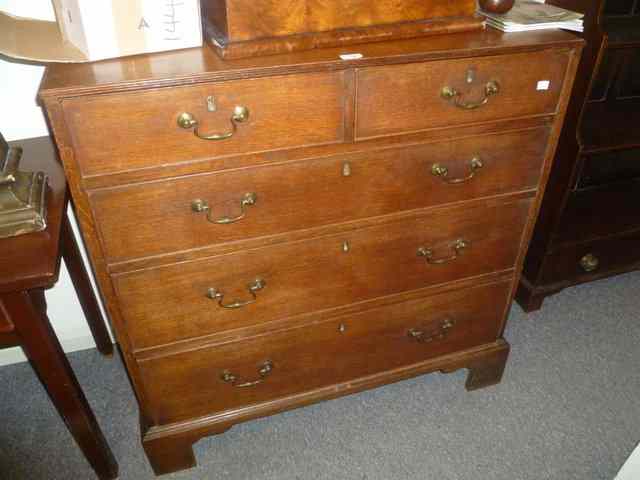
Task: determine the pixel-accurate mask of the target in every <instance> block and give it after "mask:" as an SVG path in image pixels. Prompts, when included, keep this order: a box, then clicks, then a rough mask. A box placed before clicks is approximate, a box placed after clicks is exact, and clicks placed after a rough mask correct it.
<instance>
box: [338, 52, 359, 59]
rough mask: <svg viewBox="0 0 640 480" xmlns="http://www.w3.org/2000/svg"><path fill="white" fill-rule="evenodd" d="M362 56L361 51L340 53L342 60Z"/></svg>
mask: <svg viewBox="0 0 640 480" xmlns="http://www.w3.org/2000/svg"><path fill="white" fill-rule="evenodd" d="M362 57H363V55H362V54H361V53H343V54H342V55H340V59H341V60H360V59H361V58H362Z"/></svg>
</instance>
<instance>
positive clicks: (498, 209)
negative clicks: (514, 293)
mask: <svg viewBox="0 0 640 480" xmlns="http://www.w3.org/2000/svg"><path fill="white" fill-rule="evenodd" d="M530 203H531V202H530V200H529V199H523V200H519V201H516V202H513V203H509V204H505V205H499V206H495V205H494V206H492V207H489V206H488V205H476V206H475V208H473V207H468V206H462V207H458V208H451V209H442V210H438V211H434V212H430V213H428V214H426V215H423V216H420V217H417V218H415V219H412V220H404V221H396V222H393V223H388V224H383V225H380V226H376V227H370V228H363V229H358V230H354V231H350V232H345V233H343V234H338V235H330V236H325V237H320V238H311V239H308V240H305V241H300V242H295V243H284V244H279V245H275V246H269V247H264V248H257V249H253V250H248V251H240V252H237V253H233V254H228V255H221V256H218V257H213V258H209V259H203V260H198V261H194V262H186V263H178V264H174V265H168V266H165V267H159V268H152V269H148V270H142V271H134V272H130V273H126V274H120V275H114V276H112V278H113V282H114V285H115V288H116V291H117V295H118V298H119V302H120V307H121V311H122V313H123V315H124V319H125V322H126V323H127V329H128V332H129V334H130V336H131V339H132V342H133V344H134V348H138V349H140V348H146V347H152V346H158V345H163V344H168V343H171V342H175V341H178V340H184V339H188V338H195V337H199V336H204V335H207V334H211V333H215V332H221V331H226V330H233V329H237V328H241V327H247V326H251V325H257V324H261V323H265V322H269V321H273V320H277V319H283V318H286V317H289V316H294V315H300V314H304V313H308V312H313V311H319V310H324V309H329V308H334V307H338V306H343V305H348V304H351V303H354V302H359V301H363V300H368V299H373V298H376V297H380V296H384V295H391V294H396V293H402V292H405V291H409V290H415V289H419V288H424V287H427V286H431V285H436V284H441V283H446V282H450V281H453V280H459V279H463V278H467V277H473V276H476V275H480V274H485V273H490V272H494V271H502V270H507V269H509V268H512V267H513V264H514V262H515V259H516V255H517V252H518V247H519V242H520V238H521V235H522V231H523V228H524V224H525V221H526V218H527V215H528V213H529V206H530ZM459 239H464V240H465V241H467V242H468V243H469V244H470V246H469V247H468V248H466V249H465V250H464V251H462V252H461V253H460V256H459V257H458V258H457V259H456V260H452V261H449V262H447V263H443V264H440V265H432V264H428V263H427V261H426V259H425V257H423V256H420V255H418V249H419V248H420V247H427V248H431V249H432V250H433V255H434V259H442V258H446V257H450V256H452V255H453V254H454V250H453V247H454V245H455V243H456V241H457V240H459ZM345 245H346V246H347V248H346V249H347V250H348V251H345ZM258 278H259V279H262V280H263V281H264V282H265V286H264V288H263V289H262V290H260V291H258V292H256V295H257V300H256V302H255V303H253V304H250V305H247V306H245V307H242V308H237V309H227V308H221V307H220V306H219V305H218V303H217V301H215V300H211V299H210V298H208V297H207V292H208V290H209V289H210V288H215V289H216V290H217V291H219V292H222V293H224V298H223V301H224V303H231V302H233V301H235V300H239V301H246V300H250V299H251V294H250V292H249V291H248V285H250V284H252V283H253V282H254V281H255V280H256V279H258Z"/></svg>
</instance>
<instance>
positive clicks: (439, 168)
mask: <svg viewBox="0 0 640 480" xmlns="http://www.w3.org/2000/svg"><path fill="white" fill-rule="evenodd" d="M482 167H484V164H483V163H482V160H480V157H473V158H472V159H471V161H470V162H469V169H470V172H469V174H468V175H467V176H465V177H461V178H449V177H448V175H449V169H448V168H447V167H445V166H444V165H442V164H440V163H434V164H433V165H432V166H431V174H432V175H433V176H435V177H440V179H441V180H442V181H443V182H445V183H449V184H457V183H464V182H468V181H469V180H471V179H472V178H473V177H475V176H476V172H477V171H478V170H480V169H481V168H482Z"/></svg>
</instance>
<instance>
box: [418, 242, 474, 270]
mask: <svg viewBox="0 0 640 480" xmlns="http://www.w3.org/2000/svg"><path fill="white" fill-rule="evenodd" d="M470 246H471V243H470V242H469V241H467V240H464V239H462V238H460V239H458V240H456V241H455V242H454V244H453V245H452V247H451V248H452V249H453V255H451V256H449V257H444V258H434V253H433V249H432V248H428V247H420V248H419V249H418V256H419V257H424V258H425V260H426V261H427V263H430V264H431V265H440V264H443V263H449V262H452V261H453V260H456V259H457V258H458V257H459V256H460V255H461V254H462V252H463V251H464V250H465V249H466V248H469V247H470Z"/></svg>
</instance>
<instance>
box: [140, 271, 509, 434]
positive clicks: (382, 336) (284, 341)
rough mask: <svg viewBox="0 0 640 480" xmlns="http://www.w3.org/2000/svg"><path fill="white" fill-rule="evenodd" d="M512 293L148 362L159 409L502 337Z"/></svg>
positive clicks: (303, 384)
mask: <svg viewBox="0 0 640 480" xmlns="http://www.w3.org/2000/svg"><path fill="white" fill-rule="evenodd" d="M508 293H509V283H500V284H494V285H490V286H484V287H477V288H472V289H465V290H464V291H457V292H454V293H448V294H442V295H437V296H433V297H429V298H426V299H421V300H417V301H411V302H406V303H400V304H396V305H391V306H386V307H383V308H378V309H374V310H368V311H364V312H360V313H357V314H353V315H350V316H347V317H342V318H337V319H333V320H329V321H325V322H322V323H319V324H314V325H311V326H306V327H301V328H296V329H292V330H284V331H279V332H275V333H271V334H269V335H263V336H259V337H253V338H250V339H245V340H241V341H237V342H231V343H226V344H222V345H218V346H213V347H207V348H202V349H199V350H195V351H189V352H185V353H179V354H174V355H169V356H166V357H160V358H154V359H150V360H145V361H140V362H139V365H140V369H141V372H142V377H143V382H144V384H145V389H146V394H147V396H148V397H147V398H148V399H149V400H150V401H149V403H148V404H149V405H151V406H152V407H151V408H152V410H151V414H152V415H153V416H155V418H154V420H155V421H157V422H158V423H159V424H164V423H170V422H175V421H180V420H185V419H188V418H193V417H199V416H204V415H208V414H212V413H216V412H222V411H224V410H230V409H233V408H236V407H243V408H244V407H246V406H248V405H255V404H258V403H260V402H266V401H270V400H274V399H277V398H283V397H286V396H289V395H295V394H296V393H301V392H304V391H312V390H314V389H317V388H322V387H328V386H331V385H336V384H339V383H343V382H348V381H352V380H355V379H357V378H360V377H364V376H367V375H372V374H376V373H380V372H384V371H387V370H391V369H394V368H398V367H402V366H407V365H411V364H414V363H418V362H421V361H423V360H427V359H429V358H432V357H436V356H438V355H443V354H447V353H451V352H455V351H459V350H463V349H466V348H470V347H474V346H477V345H481V344H484V343H489V342H492V341H495V339H496V338H497V336H498V335H499V329H500V319H501V318H502V315H503V312H504V308H505V305H506V302H507V296H508ZM265 367H266V368H265ZM225 379H226V380H225ZM254 382H255V383H254ZM251 383H253V385H247V384H251ZM243 384H245V385H246V386H242V385H243Z"/></svg>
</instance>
